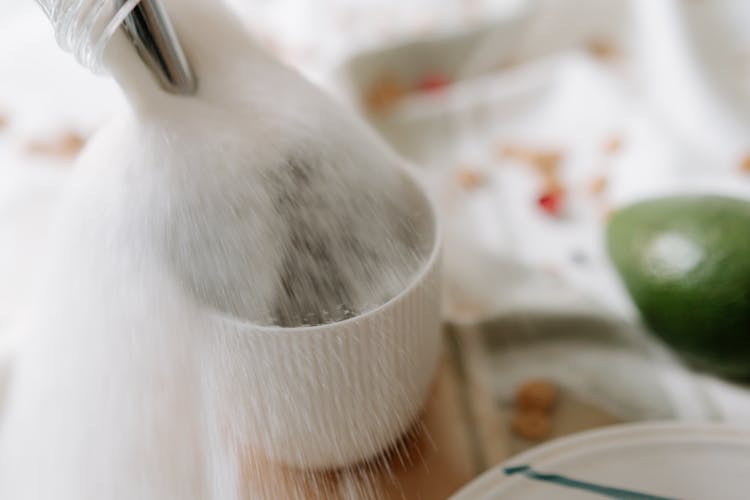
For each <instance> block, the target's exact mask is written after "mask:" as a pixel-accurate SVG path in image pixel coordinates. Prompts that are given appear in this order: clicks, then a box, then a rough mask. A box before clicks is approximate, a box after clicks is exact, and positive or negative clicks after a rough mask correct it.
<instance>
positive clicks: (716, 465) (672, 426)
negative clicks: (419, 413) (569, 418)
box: [453, 423, 750, 500]
mask: <svg viewBox="0 0 750 500" xmlns="http://www.w3.org/2000/svg"><path fill="white" fill-rule="evenodd" d="M521 466H529V467H531V469H532V470H533V471H535V472H537V473H540V474H550V475H558V476H563V480H565V479H567V480H574V481H580V482H584V483H591V484H589V485H586V484H585V485H582V486H583V489H579V488H577V487H573V486H565V485H561V484H557V483H552V482H547V481H543V480H539V479H531V478H529V477H527V476H526V475H525V474H524V473H517V474H510V473H509V469H512V468H514V467H521ZM554 479H559V478H553V480H554ZM591 486H599V487H603V488H609V489H610V491H609V494H607V493H594V492H592V491H591V489H587V488H590V487H591ZM617 489H621V490H627V491H630V492H632V493H633V494H632V495H630V496H628V495H627V494H626V493H625V492H620V493H619V494H618V493H617V491H615V490H617ZM638 493H640V494H641V495H642V496H639V495H638ZM748 497H750V427H732V426H726V425H719V424H682V423H663V424H638V425H627V426H618V427H613V428H610V429H605V430H601V431H594V432H587V433H584V434H580V435H576V436H573V437H570V438H565V439H561V440H557V441H554V442H552V443H550V444H548V445H545V446H542V447H539V448H537V449H534V450H531V451H530V452H528V453H524V454H522V455H520V456H518V457H516V458H514V459H513V460H512V461H511V462H509V463H507V464H504V465H503V466H500V467H497V468H495V469H492V470H491V471H489V472H487V473H486V474H484V475H483V476H482V477H480V478H479V479H477V480H476V481H475V482H473V483H471V484H470V485H469V486H467V487H466V488H464V489H463V490H462V491H460V492H459V493H458V494H457V495H456V496H454V497H453V500H490V499H493V500H494V499H506V498H507V499H513V500H549V499H554V500H568V499H576V500H586V499H592V500H593V499H597V498H598V499H602V498H615V499H623V500H625V499H632V500H647V499H650V498H655V499H660V498H664V499H680V500H703V499H705V500H733V499H737V500H739V499H743V500H744V499H747V498H748Z"/></svg>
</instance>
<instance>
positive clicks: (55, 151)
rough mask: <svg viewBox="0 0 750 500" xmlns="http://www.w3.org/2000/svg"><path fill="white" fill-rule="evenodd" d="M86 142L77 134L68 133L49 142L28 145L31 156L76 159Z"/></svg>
mask: <svg viewBox="0 0 750 500" xmlns="http://www.w3.org/2000/svg"><path fill="white" fill-rule="evenodd" d="M85 144H86V140H85V139H84V138H83V137H82V136H81V135H80V134H77V133H75V132H66V133H64V134H62V135H60V136H59V137H56V138H54V139H51V140H48V141H35V142H32V143H31V144H29V145H28V147H27V150H28V152H29V153H31V154H37V155H45V156H55V157H59V158H68V159H69V158H74V157H75V156H76V155H78V153H79V152H80V151H81V149H83V146H84V145H85Z"/></svg>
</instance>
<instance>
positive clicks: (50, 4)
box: [37, 0, 141, 73]
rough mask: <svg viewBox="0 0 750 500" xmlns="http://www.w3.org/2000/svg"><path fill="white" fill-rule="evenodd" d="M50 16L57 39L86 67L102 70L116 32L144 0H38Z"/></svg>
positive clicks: (97, 70)
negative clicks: (104, 58) (106, 52)
mask: <svg viewBox="0 0 750 500" xmlns="http://www.w3.org/2000/svg"><path fill="white" fill-rule="evenodd" d="M37 1H38V3H39V4H40V5H41V6H42V8H43V9H44V11H45V13H46V14H47V16H48V17H49V19H50V22H51V23H52V26H53V28H54V29H55V35H56V37H57V42H58V43H59V44H60V46H61V47H62V48H63V49H65V50H66V51H68V52H71V53H73V54H74V55H75V57H76V59H78V61H79V62H80V63H81V64H82V65H84V66H85V67H87V68H89V69H91V70H92V71H94V72H96V73H102V72H103V68H102V56H103V53H104V48H105V47H106V46H107V43H108V42H109V40H110V38H111V37H112V35H113V34H114V33H115V31H117V29H118V28H119V27H120V25H121V24H122V22H123V21H124V20H125V18H126V17H128V15H129V14H130V13H131V12H132V11H133V9H135V8H136V7H137V6H138V4H139V3H140V2H141V0H37Z"/></svg>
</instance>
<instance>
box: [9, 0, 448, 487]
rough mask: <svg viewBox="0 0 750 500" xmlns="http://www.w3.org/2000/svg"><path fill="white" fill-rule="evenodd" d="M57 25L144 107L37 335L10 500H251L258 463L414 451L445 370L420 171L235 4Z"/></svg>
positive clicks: (81, 171)
mask: <svg viewBox="0 0 750 500" xmlns="http://www.w3.org/2000/svg"><path fill="white" fill-rule="evenodd" d="M44 7H45V10H46V12H47V13H48V15H49V16H50V18H51V19H52V22H53V25H55V28H56V30H57V32H58V35H60V36H59V37H58V38H59V40H60V41H61V43H62V45H63V46H64V47H67V48H69V49H70V50H72V51H74V52H76V54H77V56H78V57H79V60H81V61H82V62H84V63H85V64H87V65H89V66H90V67H92V68H98V67H101V68H103V69H104V70H106V71H107V72H108V73H109V74H111V75H112V76H113V77H114V78H115V79H116V80H117V82H118V83H119V84H120V86H121V87H122V89H123V92H124V93H125V94H126V95H127V97H128V101H129V103H130V105H131V106H130V109H127V110H123V112H122V113H120V114H119V115H118V116H116V117H115V119H114V120H113V121H112V123H110V124H108V125H107V126H106V127H105V128H104V129H102V130H101V131H100V132H99V133H98V134H97V136H96V137H95V138H94V139H93V140H92V141H91V142H90V144H89V145H88V147H87V148H86V150H85V151H84V153H83V154H82V155H81V157H80V159H79V161H78V164H77V167H76V170H75V173H74V174H73V177H72V179H71V181H70V184H69V186H68V189H67V193H66V195H65V197H64V201H63V202H62V206H61V207H60V209H59V213H58V216H57V220H56V225H55V231H54V234H53V236H52V240H51V241H50V244H49V248H50V252H49V255H48V257H47V259H46V263H45V265H44V266H43V267H42V268H41V269H40V270H39V273H38V276H37V287H36V290H37V293H36V294H35V296H34V300H33V301H32V302H31V303H30V304H29V306H28V314H27V315H25V316H24V318H23V319H22V321H20V322H19V324H18V325H17V332H18V335H17V338H18V339H20V340H19V342H18V345H17V347H16V348H15V350H14V352H13V358H12V359H11V364H10V377H9V382H8V385H7V396H6V400H5V401H4V408H5V411H4V415H3V416H2V420H0V498H14V499H18V500H25V499H32V498H33V499H35V500H39V499H47V498H55V499H56V500H73V499H75V500H82V499H89V498H92V499H93V498H111V499H118V498H123V499H126V498H127V499H132V498H144V499H148V498H154V499H160V500H162V499H169V498H180V499H190V498H196V499H197V498H222V499H231V498H240V497H241V492H240V491H241V488H240V487H239V485H240V484H241V483H242V478H241V477H240V476H241V474H242V473H241V469H242V458H241V456H242V455H243V454H246V453H257V454H260V455H262V456H264V457H266V458H267V459H268V460H270V461H272V462H282V463H284V464H287V465H291V466H294V467H298V468H303V469H311V470H319V469H330V468H342V467H347V466H351V465H352V464H356V463H361V462H363V461H367V460H369V459H372V458H373V457H375V456H377V455H378V454H380V453H382V452H383V451H385V450H386V449H388V448H389V447H391V446H393V445H394V443H396V442H397V441H398V440H399V439H400V438H401V437H402V436H403V435H404V434H405V433H406V432H407V431H408V430H409V428H410V426H411V425H413V423H414V422H415V420H416V418H417V415H418V413H419V411H420V409H421V407H422V405H423V402H424V399H425V397H426V394H427V392H428V390H429V387H430V384H431V380H432V378H433V375H434V371H435V366H436V362H437V358H438V356H439V352H440V340H439V321H440V317H439V316H440V311H439V309H440V286H439V282H440V279H439V273H438V267H439V266H438V262H439V228H438V226H437V223H436V219H435V215H434V210H433V207H432V205H431V203H430V202H429V200H428V199H427V197H426V196H425V194H424V192H423V190H422V188H421V186H420V184H419V182H418V180H416V177H415V176H414V174H413V172H412V171H411V170H410V168H409V167H408V166H407V165H404V164H403V163H402V161H401V160H400V159H399V158H398V157H396V156H395V155H394V154H393V153H392V152H391V151H390V150H389V149H388V148H387V147H386V146H385V145H384V144H383V143H382V142H381V141H380V140H379V139H378V138H377V137H375V136H374V135H373V134H372V132H371V131H370V130H369V129H368V128H367V127H366V126H365V125H364V124H362V123H361V122H360V121H358V120H357V119H356V118H354V117H352V116H350V115H349V114H348V113H347V112H346V111H344V110H343V109H341V108H340V107H339V106H338V104H337V103H336V102H334V101H333V100H332V99H330V98H329V97H327V96H326V95H324V94H323V93H322V92H321V91H319V90H318V89H316V88H315V87H313V86H312V85H311V84H309V83H308V82H306V81H305V80H304V79H303V78H302V77H300V76H299V75H298V74H296V73H295V72H294V71H292V70H290V69H288V68H286V67H284V66H283V65H281V64H280V63H278V62H276V61H275V60H273V59H272V58H271V57H269V56H268V55H266V54H265V53H263V52H262V51H261V50H260V49H259V48H258V46H257V45H256V44H255V43H254V42H253V41H252V39H251V37H250V36H249V35H248V34H247V33H246V32H245V31H244V29H243V28H242V27H241V26H240V25H239V24H238V22H237V21H236V20H235V19H234V18H233V17H232V15H231V13H230V12H228V11H227V9H226V8H225V7H224V5H223V4H221V3H217V2H210V3H209V2H204V1H200V0H190V1H185V0H183V1H180V2H177V1H170V2H167V7H169V8H168V9H167V11H168V12H169V16H166V15H164V16H161V15H160V6H159V4H158V3H157V2H155V1H153V0H142V2H137V1H135V2H105V1H93V0H91V1H88V2H86V1H84V2H72V1H54V0H47V1H46V3H44ZM133 9H135V10H133ZM149 16H155V17H149ZM170 18H171V20H172V21H173V22H174V32H172V31H171V29H172V28H171V26H170V24H169V21H170ZM122 21H124V22H125V28H123V27H122ZM138 23H140V24H138ZM196 26H200V29H195V27H196ZM144 27H145V28H152V29H156V30H159V31H157V32H156V33H149V32H148V30H147V29H146V30H145V31H144ZM74 28H75V29H74ZM137 28H140V29H137ZM170 33H178V34H179V39H180V42H181V44H179V45H175V44H174V43H172V42H171V41H170ZM146 35H156V37H155V38H154V40H157V41H158V40H161V42H160V43H162V44H166V45H162V46H161V47H159V44H158V43H157V44H156V51H154V45H153V44H141V45H140V46H139V42H143V40H142V39H141V38H142V37H144V36H146ZM160 36H161V37H162V38H159V37H160ZM175 40H176V39H175ZM182 48H184V57H183V54H182V52H181V49H182ZM167 49H169V50H176V52H174V53H172V55H171V56H169V57H167V59H168V61H167V62H166V64H155V61H156V62H159V60H160V59H159V58H158V57H157V58H156V59H150V58H153V57H154V55H156V56H162V57H163V56H164V54H165V52H164V50H167ZM162 62H163V61H162ZM170 63H174V65H170Z"/></svg>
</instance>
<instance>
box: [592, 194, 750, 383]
mask: <svg viewBox="0 0 750 500" xmlns="http://www.w3.org/2000/svg"><path fill="white" fill-rule="evenodd" d="M607 246H608V251H609V255H610V257H611V258H612V261H613V262H614V264H615V266H616V267H617V270H618V271H619V274H620V276H621V278H622V280H623V282H624V284H625V286H626V287H627V289H628V291H629V292H630V295H631V296H632V298H633V301H634V302H635V304H636V306H637V307H638V309H639V310H640V312H641V315H642V317H643V319H644V321H645V322H646V323H647V324H648V326H649V327H650V328H651V330H652V331H653V332H654V333H655V334H656V335H657V336H659V337H660V338H662V339H663V340H664V341H665V342H666V343H667V344H669V345H670V346H672V347H673V348H674V349H676V350H677V351H678V352H680V353H681V354H683V356H684V357H685V358H686V359H687V360H688V361H690V362H691V363H693V364H694V365H696V366H697V367H700V368H704V369H708V370H711V371H714V372H718V373H721V374H724V375H727V376H733V377H748V376H750V202H748V201H744V200H740V199H733V198H727V197H722V196H678V197H670V198H661V199H655V200H650V201H644V202H641V203H637V204H635V205H632V206H629V207H627V208H624V209H622V210H620V211H618V212H616V213H615V214H614V215H613V217H612V219H611V220H610V222H609V227H608V231H607Z"/></svg>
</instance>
